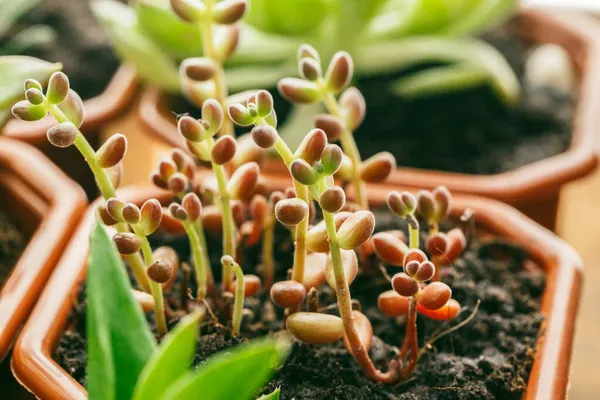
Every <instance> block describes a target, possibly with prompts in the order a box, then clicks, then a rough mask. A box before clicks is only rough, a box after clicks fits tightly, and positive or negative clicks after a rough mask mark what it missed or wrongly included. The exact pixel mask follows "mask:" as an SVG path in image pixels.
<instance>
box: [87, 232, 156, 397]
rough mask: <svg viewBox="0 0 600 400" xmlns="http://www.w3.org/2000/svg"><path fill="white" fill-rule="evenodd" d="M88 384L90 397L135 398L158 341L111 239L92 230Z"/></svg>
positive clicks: (88, 304) (88, 313)
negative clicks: (142, 374)
mask: <svg viewBox="0 0 600 400" xmlns="http://www.w3.org/2000/svg"><path fill="white" fill-rule="evenodd" d="M86 294H87V302H88V303H87V321H86V322H87V332H88V360H87V389H88V394H89V398H90V399H94V400H105V399H106V400H113V399H130V398H131V396H132V395H133V390H134V388H135V385H136V382H137V380H138V377H139V375H140V373H141V371H142V369H143V368H144V365H145V364H146V362H147V361H148V360H149V359H150V356H151V355H152V353H153V351H154V349H155V348H156V343H155V341H154V338H153V336H152V333H151V332H150V329H149V328H148V324H147V322H146V319H145V318H144V314H143V312H142V309H141V307H140V305H139V304H138V303H137V302H136V301H135V299H134V297H133V293H132V288H131V283H130V282H129V278H128V277H127V273H126V272H125V268H124V267H123V264H122V262H121V259H120V258H119V256H118V254H117V250H116V248H115V247H114V245H113V243H112V240H111V239H110V237H109V236H108V233H107V232H106V231H105V230H104V228H103V227H102V225H101V224H99V223H96V224H95V226H94V228H93V230H92V235H91V247H90V257H89V260H88V274H87V288H86Z"/></svg>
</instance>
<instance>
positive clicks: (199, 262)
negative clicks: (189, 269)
mask: <svg viewBox="0 0 600 400" xmlns="http://www.w3.org/2000/svg"><path fill="white" fill-rule="evenodd" d="M183 227H184V229H185V232H186V233H187V236H188V240H189V242H190V248H191V250H192V254H193V257H194V267H195V269H196V282H197V288H196V299H197V300H198V302H199V303H200V302H202V299H204V298H205V297H206V292H207V289H206V288H207V281H208V279H207V272H206V271H207V269H208V268H207V266H206V264H205V261H206V260H205V258H204V254H202V250H203V249H202V245H201V243H200V238H199V237H198V233H197V232H196V229H195V227H194V224H193V223H192V222H189V221H185V222H184V223H183Z"/></svg>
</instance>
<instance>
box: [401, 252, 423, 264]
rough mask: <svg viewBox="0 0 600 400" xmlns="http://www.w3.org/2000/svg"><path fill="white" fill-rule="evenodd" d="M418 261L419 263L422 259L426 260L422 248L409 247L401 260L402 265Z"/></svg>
mask: <svg viewBox="0 0 600 400" xmlns="http://www.w3.org/2000/svg"><path fill="white" fill-rule="evenodd" d="M413 260H414V261H418V262H419V264H420V263H422V262H423V261H428V259H427V255H425V253H423V251H422V250H419V249H410V250H409V251H408V252H407V253H406V255H405V256H404V260H403V262H402V264H403V265H407V264H408V263H409V262H411V261H413Z"/></svg>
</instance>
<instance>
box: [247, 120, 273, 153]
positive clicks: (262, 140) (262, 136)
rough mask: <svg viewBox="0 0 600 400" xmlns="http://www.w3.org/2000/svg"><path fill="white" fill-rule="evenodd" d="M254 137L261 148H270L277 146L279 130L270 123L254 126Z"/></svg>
mask: <svg viewBox="0 0 600 400" xmlns="http://www.w3.org/2000/svg"><path fill="white" fill-rule="evenodd" d="M251 134H252V139H253V140H254V143H256V145H257V146H258V147H260V148H261V149H265V150H267V149H270V148H271V147H273V146H275V143H276V142H277V138H278V136H279V135H278V134H277V130H275V128H273V127H272V126H270V125H258V126H255V127H254V128H252V132H251Z"/></svg>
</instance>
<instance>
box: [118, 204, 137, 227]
mask: <svg viewBox="0 0 600 400" xmlns="http://www.w3.org/2000/svg"><path fill="white" fill-rule="evenodd" d="M121 215H122V216H123V219H124V220H125V222H127V223H128V224H131V225H136V224H139V222H140V220H141V219H142V213H141V212H140V209H139V208H138V206H136V205H135V204H133V203H129V204H127V205H126V206H125V207H123V209H122V210H121Z"/></svg>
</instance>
